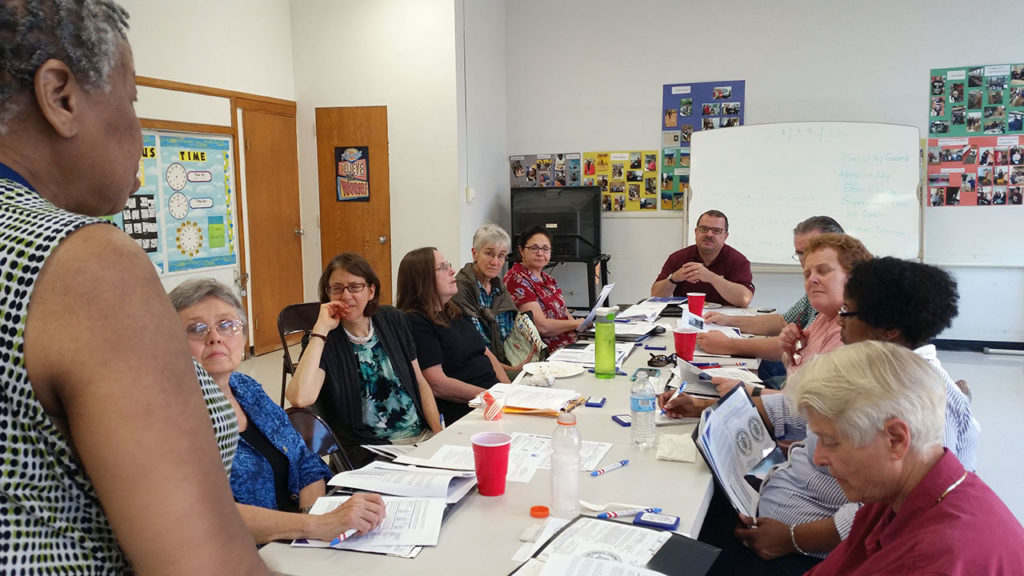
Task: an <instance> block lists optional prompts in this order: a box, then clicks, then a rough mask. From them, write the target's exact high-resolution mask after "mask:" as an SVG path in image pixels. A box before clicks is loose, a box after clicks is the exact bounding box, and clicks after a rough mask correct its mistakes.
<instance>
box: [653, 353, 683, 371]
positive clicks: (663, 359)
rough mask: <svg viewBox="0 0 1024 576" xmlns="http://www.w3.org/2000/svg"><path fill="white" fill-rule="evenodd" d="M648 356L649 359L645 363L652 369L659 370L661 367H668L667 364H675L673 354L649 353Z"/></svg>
mask: <svg viewBox="0 0 1024 576" xmlns="http://www.w3.org/2000/svg"><path fill="white" fill-rule="evenodd" d="M648 354H650V355H651V359H650V360H648V361H647V365H648V366H650V367H652V368H661V367H662V366H668V365H669V364H675V363H676V355H675V353H674V352H673V353H672V354H668V355H665V354H653V353H651V352H648Z"/></svg>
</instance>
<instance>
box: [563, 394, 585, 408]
mask: <svg viewBox="0 0 1024 576" xmlns="http://www.w3.org/2000/svg"><path fill="white" fill-rule="evenodd" d="M586 402H587V397H586V396H580V397H578V398H576V399H575V400H570V401H569V402H568V403H567V404H566V405H565V406H564V407H562V412H572V411H573V410H575V409H577V408H579V407H580V406H582V405H583V404H585V403H586Z"/></svg>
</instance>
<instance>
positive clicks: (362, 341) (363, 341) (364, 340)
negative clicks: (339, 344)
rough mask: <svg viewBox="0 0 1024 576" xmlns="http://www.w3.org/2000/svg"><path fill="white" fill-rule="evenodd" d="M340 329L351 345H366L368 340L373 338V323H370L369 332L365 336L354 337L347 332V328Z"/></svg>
mask: <svg viewBox="0 0 1024 576" xmlns="http://www.w3.org/2000/svg"><path fill="white" fill-rule="evenodd" d="M341 329H342V330H344V331H345V336H348V340H349V342H351V343H353V344H366V343H367V342H369V341H370V338H373V322H370V332H369V333H367V335H366V336H356V335H355V334H352V333H351V332H349V331H348V328H345V327H344V326H342V327H341Z"/></svg>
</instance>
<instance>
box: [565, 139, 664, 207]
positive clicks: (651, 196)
mask: <svg viewBox="0 0 1024 576" xmlns="http://www.w3.org/2000/svg"><path fill="white" fill-rule="evenodd" d="M583 185H584V186H600V187H601V210H602V211H604V212H623V211H638V210H657V209H658V152H657V151H656V150H634V151H631V152H584V153H583Z"/></svg>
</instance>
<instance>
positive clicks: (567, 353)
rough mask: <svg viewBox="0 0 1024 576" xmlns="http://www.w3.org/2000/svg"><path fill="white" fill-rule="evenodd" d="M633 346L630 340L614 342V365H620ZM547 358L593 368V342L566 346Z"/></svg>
mask: <svg viewBox="0 0 1024 576" xmlns="http://www.w3.org/2000/svg"><path fill="white" fill-rule="evenodd" d="M634 348H636V346H635V345H634V344H633V343H632V342H616V343H615V365H616V366H622V363H623V362H625V361H626V357H627V356H629V353H630V352H632V351H633V349H634ZM548 360H555V361H559V362H572V363H573V364H581V365H583V366H586V367H588V368H593V367H594V343H593V342H591V343H589V344H587V345H586V346H566V347H565V348H562V349H561V350H559V351H557V352H555V353H554V354H552V355H551V356H549V357H548Z"/></svg>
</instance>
